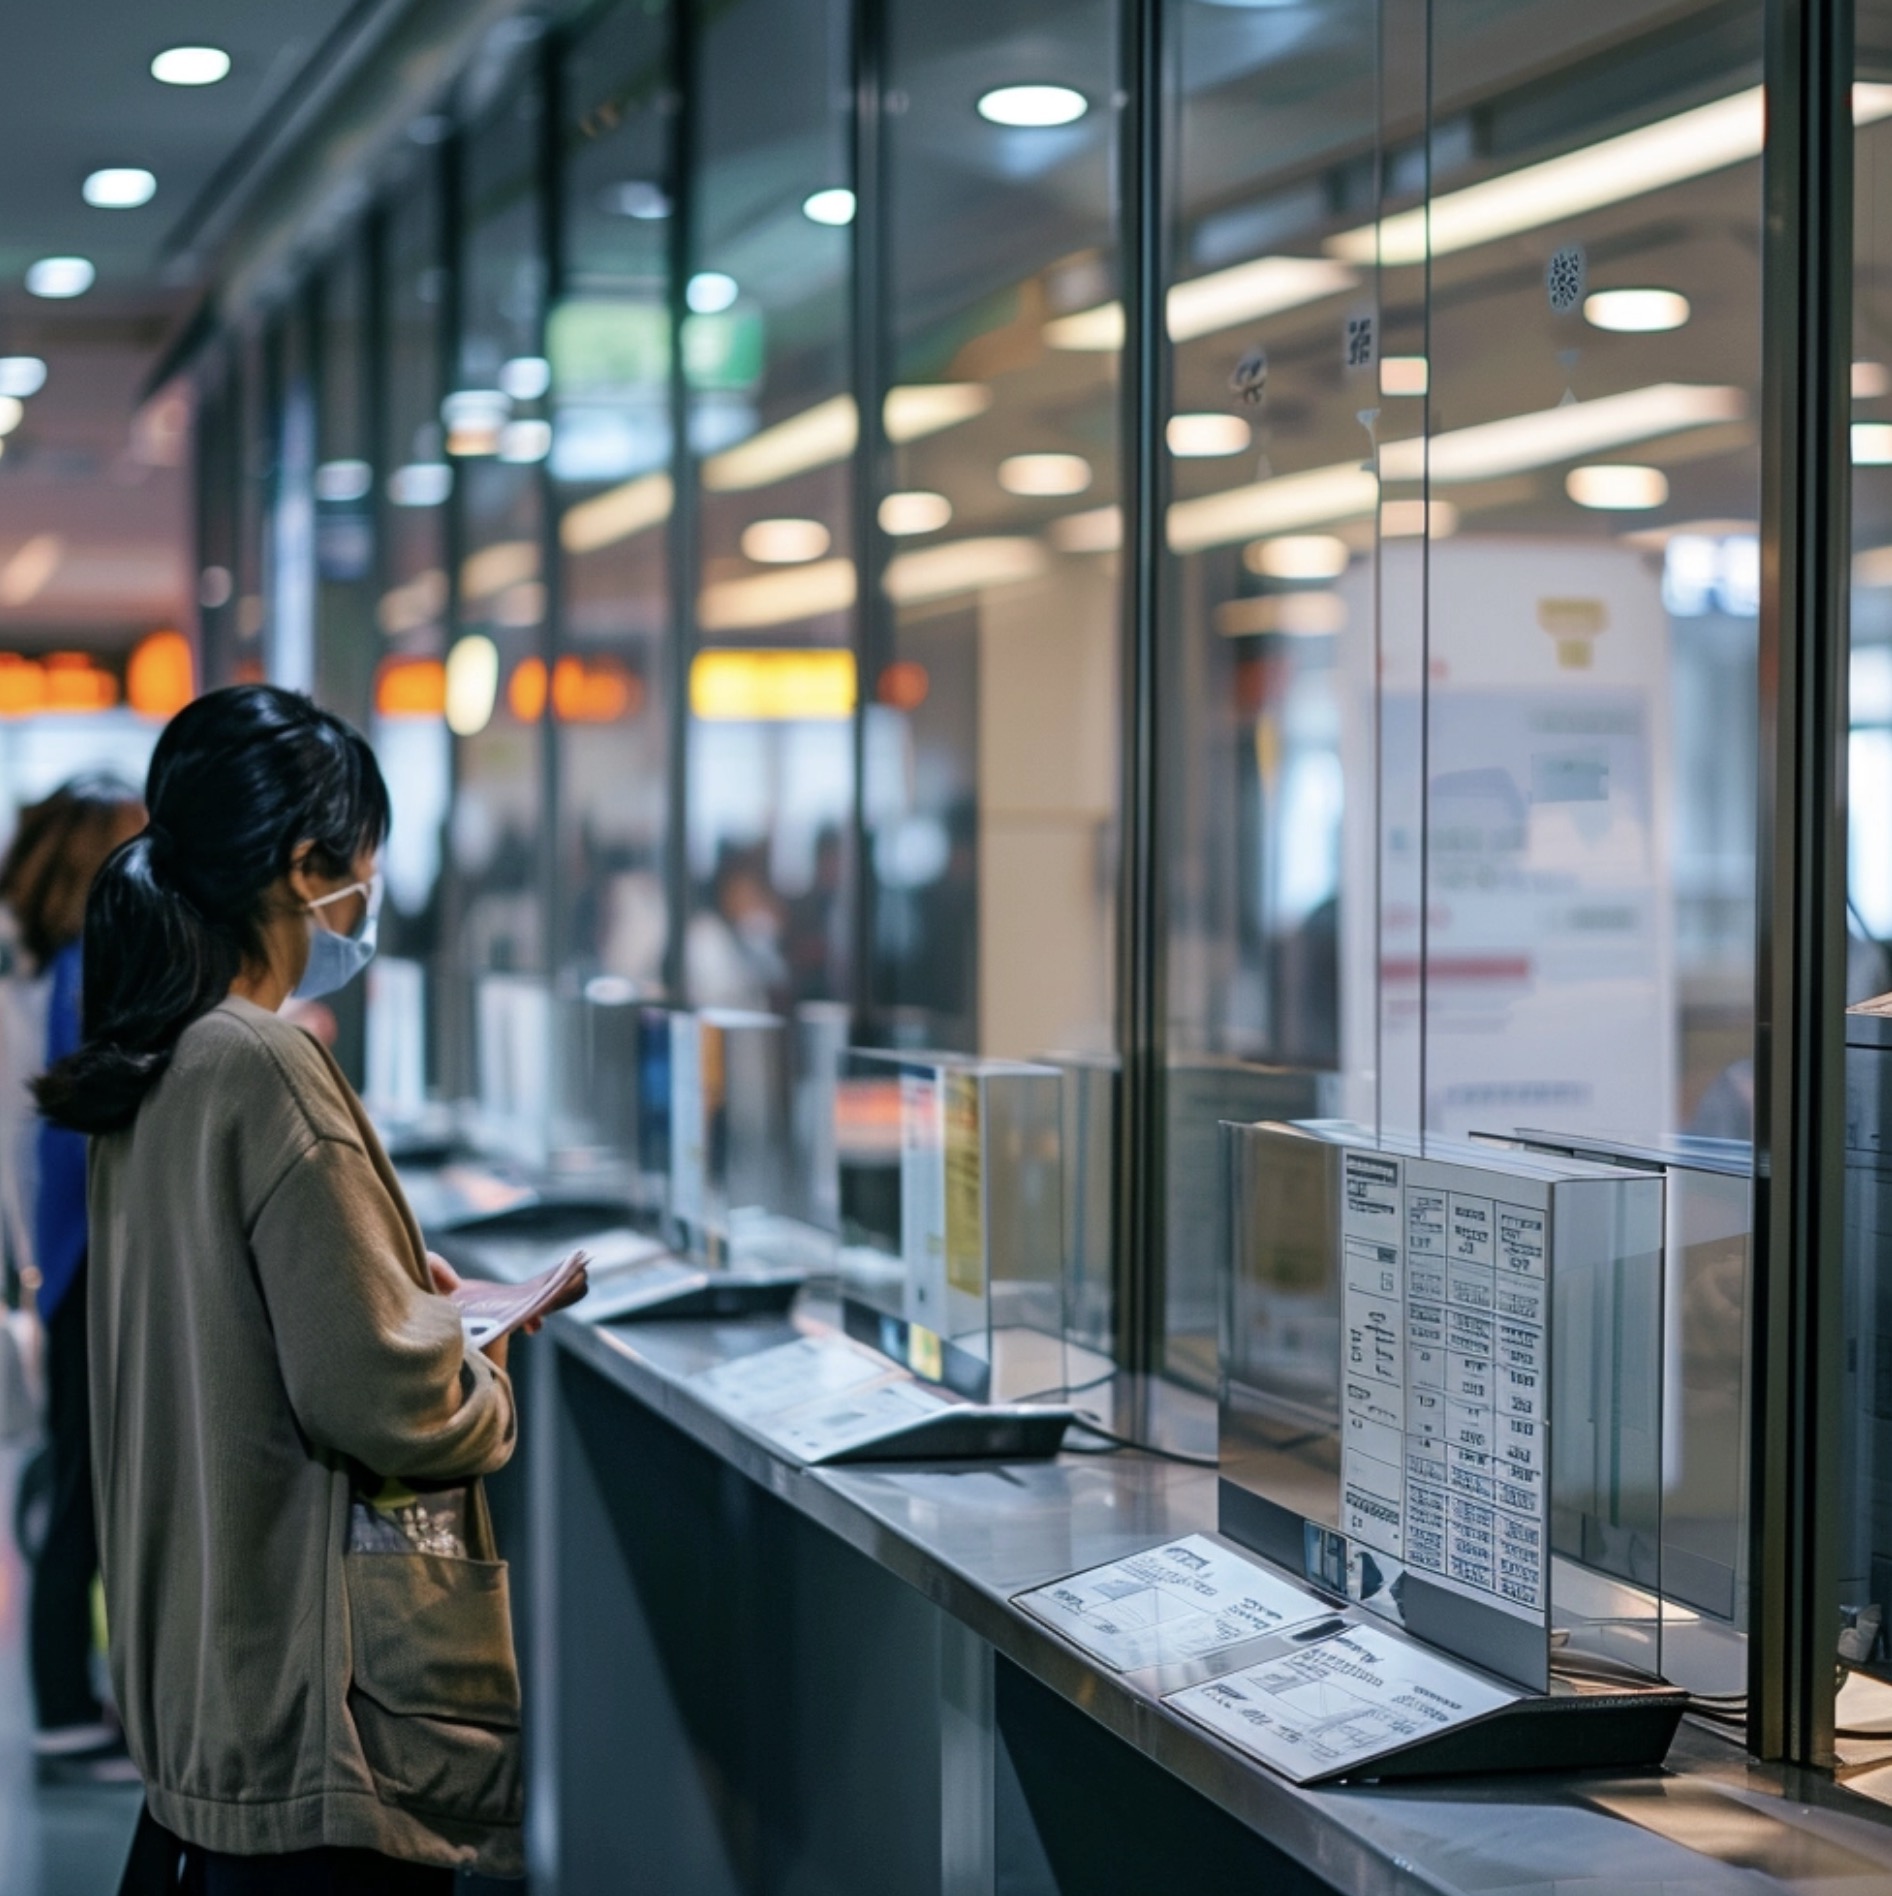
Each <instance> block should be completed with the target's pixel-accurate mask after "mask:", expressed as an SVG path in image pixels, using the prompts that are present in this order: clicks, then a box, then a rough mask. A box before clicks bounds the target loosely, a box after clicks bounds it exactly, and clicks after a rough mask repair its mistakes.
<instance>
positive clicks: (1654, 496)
mask: <svg viewBox="0 0 1892 1896" xmlns="http://www.w3.org/2000/svg"><path fill="white" fill-rule="evenodd" d="M1564 492H1565V493H1567V494H1568V495H1569V496H1570V498H1571V499H1572V500H1574V501H1575V502H1576V503H1577V505H1578V506H1579V507H1595V508H1598V509H1600V510H1601V511H1603V512H1605V513H1638V512H1640V511H1642V510H1643V509H1644V508H1647V507H1660V506H1661V505H1662V503H1663V502H1664V501H1665V500H1667V499H1668V497H1669V477H1668V476H1667V475H1666V474H1664V473H1663V471H1662V470H1661V469H1660V468H1659V467H1634V466H1629V465H1624V464H1611V465H1605V464H1600V463H1599V464H1597V465H1594V466H1591V467H1573V468H1572V469H1571V470H1570V472H1569V473H1568V474H1567V475H1566V476H1565V477H1564Z"/></svg>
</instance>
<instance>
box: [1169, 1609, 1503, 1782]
mask: <svg viewBox="0 0 1892 1896" xmlns="http://www.w3.org/2000/svg"><path fill="white" fill-rule="evenodd" d="M1516 1698H1517V1694H1516V1693H1514V1692H1507V1691H1506V1690H1505V1689H1504V1688H1503V1687H1502V1686H1499V1685H1494V1684H1492V1683H1491V1682H1490V1681H1489V1680H1486V1679H1481V1678H1479V1677H1477V1676H1476V1675H1475V1674H1473V1673H1470V1672H1467V1671H1466V1670H1465V1669H1464V1668H1463V1667H1461V1666H1455V1665H1453V1664H1452V1663H1451V1662H1450V1661H1449V1660H1446V1659H1442V1658H1437V1657H1435V1656H1434V1655H1433V1654H1432V1653H1430V1652H1427V1651H1426V1650H1425V1649H1424V1648H1423V1647H1420V1646H1416V1645H1413V1644H1411V1643H1410V1642H1409V1641H1406V1640H1402V1639H1399V1638H1397V1637H1396V1636H1394V1635H1392V1634H1389V1633H1381V1632H1379V1631H1376V1630H1375V1629H1373V1628H1370V1627H1365V1626H1360V1625H1357V1624H1356V1625H1350V1626H1348V1627H1347V1628H1346V1629H1345V1630H1344V1631H1342V1632H1337V1633H1330V1634H1328V1635H1326V1636H1325V1637H1324V1638H1320V1639H1314V1640H1310V1641H1309V1642H1308V1644H1307V1645H1305V1646H1301V1647H1296V1648H1291V1649H1289V1650H1287V1651H1284V1652H1283V1653H1282V1654H1281V1655H1280V1657H1278V1658H1273V1659H1267V1660H1263V1661H1262V1662H1261V1663H1259V1664H1257V1665H1252V1666H1246V1667H1244V1668H1243V1669H1242V1670H1241V1671H1239V1672H1231V1673H1228V1674H1225V1675H1224V1676H1223V1677H1222V1678H1219V1679H1211V1680H1209V1681H1208V1683H1207V1684H1204V1685H1192V1686H1190V1687H1188V1688H1187V1689H1186V1690H1184V1691H1181V1692H1172V1693H1171V1694H1170V1695H1169V1697H1168V1698H1167V1699H1165V1701H1164V1703H1165V1704H1167V1705H1169V1706H1172V1707H1173V1708H1174V1709H1175V1710H1177V1711H1179V1712H1181V1713H1183V1714H1184V1716H1185V1717H1188V1718H1191V1719H1193V1720H1194V1721H1195V1722H1196V1723H1197V1724H1199V1725H1202V1726H1205V1727H1207V1729H1208V1730H1210V1731H1212V1732H1214V1733H1216V1735H1217V1736H1218V1737H1222V1738H1226V1739H1227V1740H1228V1741H1229V1743H1230V1744H1232V1745H1234V1746H1235V1747H1236V1748H1237V1749H1238V1750H1241V1751H1245V1752H1247V1753H1248V1754H1249V1756H1251V1757H1253V1758H1258V1759H1259V1760H1260V1761H1261V1762H1262V1763H1263V1764H1265V1765H1268V1766H1269V1767H1270V1768H1271V1769H1273V1770H1276V1771H1279V1772H1280V1773H1281V1774H1282V1776H1283V1777H1287V1778H1291V1779H1293V1781H1294V1782H1295V1783H1296V1784H1307V1783H1311V1782H1312V1781H1313V1780H1314V1779H1316V1778H1323V1777H1334V1776H1338V1775H1340V1774H1341V1773H1343V1772H1346V1771H1350V1770H1354V1769H1356V1768H1358V1767H1359V1766H1361V1765H1364V1764H1369V1763H1371V1762H1372V1761H1373V1759H1375V1758H1378V1757H1382V1756H1384V1755H1385V1754H1386V1753H1388V1752H1392V1751H1401V1750H1404V1749H1405V1748H1406V1746H1408V1745H1410V1744H1414V1743H1416V1742H1417V1741H1418V1740H1420V1739H1422V1738H1429V1737H1433V1736H1435V1735H1437V1734H1438V1733H1440V1732H1443V1731H1449V1730H1451V1729H1452V1728H1453V1727H1455V1726H1458V1725H1463V1724H1467V1723H1469V1722H1470V1721H1471V1720H1473V1719H1476V1718H1480V1717H1482V1716H1483V1715H1484V1714H1485V1713H1487V1712H1494V1711H1497V1710H1498V1709H1499V1708H1500V1707H1501V1706H1505V1705H1510V1704H1512V1703H1514V1702H1515V1701H1516Z"/></svg>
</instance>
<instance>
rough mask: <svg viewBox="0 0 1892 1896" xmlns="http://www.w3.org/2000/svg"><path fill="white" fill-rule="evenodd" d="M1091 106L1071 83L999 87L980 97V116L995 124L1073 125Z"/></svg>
mask: <svg viewBox="0 0 1892 1896" xmlns="http://www.w3.org/2000/svg"><path fill="white" fill-rule="evenodd" d="M1090 109H1091V106H1090V101H1089V100H1088V99H1087V98H1085V96H1084V95H1083V93H1081V92H1079V91H1077V90H1076V89H1075V88H1074V87H1071V86H1044V85H1036V86H995V87H994V88H993V89H992V90H991V91H990V92H986V93H982V94H981V95H980V98H979V116H980V117H981V118H982V119H985V120H987V121H988V122H989V123H991V124H993V125H1013V126H1021V127H1029V128H1034V129H1036V128H1041V127H1044V126H1048V125H1072V124H1075V123H1076V122H1077V121H1078V120H1079V119H1081V118H1082V117H1083V116H1084V114H1085V113H1086V112H1088V111H1089V110H1090Z"/></svg>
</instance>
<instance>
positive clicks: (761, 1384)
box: [690, 1336, 894, 1422]
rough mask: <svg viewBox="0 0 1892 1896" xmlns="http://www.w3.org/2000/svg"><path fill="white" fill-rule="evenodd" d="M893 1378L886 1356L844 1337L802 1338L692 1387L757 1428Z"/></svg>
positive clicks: (721, 1366) (694, 1381) (707, 1374)
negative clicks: (764, 1422)
mask: <svg viewBox="0 0 1892 1896" xmlns="http://www.w3.org/2000/svg"><path fill="white" fill-rule="evenodd" d="M893 1373H894V1372H893V1365H892V1364H891V1363H889V1362H888V1361H887V1359H886V1358H885V1357H884V1356H877V1355H875V1354H874V1353H873V1352H872V1351H871V1350H864V1349H862V1348H860V1347H859V1345H857V1344H854V1343H850V1342H849V1341H848V1340H847V1339H846V1338H845V1337H838V1336H804V1337H798V1338H797V1339H796V1340H795V1341H794V1342H793V1343H778V1344H777V1345H776V1346H775V1347H774V1348H773V1349H768V1350H758V1351H757V1352H756V1353H755V1354H754V1355H753V1356H741V1357H738V1358H737V1359H736V1360H735V1361H734V1362H733V1363H718V1364H717V1365H716V1367H715V1368H714V1369H705V1370H700V1371H698V1373H697V1374H696V1375H694V1376H692V1377H691V1378H690V1382H691V1385H692V1386H693V1387H694V1388H695V1389H696V1390H697V1391H698V1392H699V1393H700V1394H701V1395H702V1396H703V1398H704V1400H705V1401H707V1402H710V1403H712V1404H714V1405H715V1407H717V1408H718V1409H720V1410H721V1411H722V1412H723V1414H725V1415H727V1416H733V1417H734V1418H735V1419H736V1420H737V1421H738V1422H754V1421H759V1420H760V1419H762V1418H763V1417H766V1416H771V1415H780V1414H781V1413H782V1412H783V1411H784V1410H786V1409H797V1408H800V1407H802V1406H803V1405H804V1404H805V1403H808V1402H811V1401H814V1400H816V1399H818V1398H820V1397H822V1396H834V1395H839V1394H842V1393H843V1392H844V1391H846V1390H849V1389H860V1388H863V1387H865V1386H866V1385H867V1384H868V1383H872V1382H878V1381H880V1380H881V1379H882V1378H883V1377H886V1376H889V1375H891V1374H893Z"/></svg>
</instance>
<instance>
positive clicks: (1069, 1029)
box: [862, 0, 1122, 1055]
mask: <svg viewBox="0 0 1892 1896" xmlns="http://www.w3.org/2000/svg"><path fill="white" fill-rule="evenodd" d="M887 34H888V67H887V88H888V89H887V93H886V97H885V102H884V110H885V123H884V135H885V145H886V177H885V191H886V205H885V218H884V227H885V238H886V242H887V245H888V253H889V254H888V280H887V305H886V308H887V314H886V322H887V330H888V334H887V338H886V350H885V353H886V357H887V360H888V364H889V371H888V379H889V383H890V387H889V388H888V390H887V393H886V398H885V402H884V405H883V408H882V413H881V414H880V415H879V416H878V417H875V418H874V420H875V421H876V423H877V424H878V426H879V428H880V430H881V437H882V443H883V448H884V457H885V467H886V475H885V480H886V486H885V489H884V491H883V492H882V493H881V494H880V495H879V496H878V497H877V522H878V526H879V528H880V531H881V533H882V535H883V536H884V546H883V552H884V555H885V559H884V576H883V581H882V594H883V599H882V600H881V601H877V602H876V603H877V608H878V609H879V610H880V611H882V612H883V613H884V614H885V615H886V621H887V622H886V624H885V627H884V630H883V634H882V636H881V638H880V639H879V641H878V644H877V650H876V668H875V675H874V676H873V677H872V678H871V679H870V680H868V681H867V691H868V694H869V697H870V700H871V703H870V708H869V710H868V714H867V726H866V747H865V758H866V763H865V768H866V780H865V782H864V784H863V786H862V800H863V820H864V824H865V829H866V835H867V839H868V847H869V848H870V850H871V852H872V859H871V864H870V867H871V877H870V886H871V889H872V892H873V906H872V911H871V914H870V917H869V929H870V937H871V941H872V947H873V968H872V980H871V995H872V999H873V1001H874V1004H875V1007H876V1009H877V1011H878V1012H879V1014H880V1015H881V1016H882V1018H883V1019H884V1020H885V1021H887V1023H888V1024H889V1027H890V1030H891V1031H892V1032H893V1033H894V1034H896V1035H897V1036H901V1037H905V1038H907V1039H909V1040H910V1041H911V1042H913V1043H917V1044H930V1045H934V1046H942V1047H949V1048H960V1049H966V1050H972V1051H978V1052H982V1053H988V1054H1005V1055H1034V1054H1040V1053H1045V1052H1048V1051H1053V1050H1058V1051H1077V1052H1093V1053H1095V1052H1106V1053H1107V1052H1109V1051H1111V1050H1112V1049H1113V1048H1114V1044H1115V1032H1114V992H1115V977H1114V969H1113V965H1112V957H1113V952H1114V932H1115V917H1116V874H1117V871H1116V862H1117V785H1118V729H1119V721H1120V690H1121V686H1120V679H1119V671H1120V666H1119V656H1118V655H1119V649H1120V643H1121V637H1122V631H1121V594H1120V582H1119V546H1120V541H1121V537H1122V525H1121V520H1122V516H1121V512H1120V509H1119V505H1118V501H1119V477H1118V466H1117V460H1118V446H1117V444H1118V440H1119V433H1120V419H1121V417H1120V407H1119V401H1118V394H1117V388H1118V377H1117V370H1118V359H1119V356H1120V354H1121V349H1122V313H1121V304H1120V302H1119V300H1118V299H1119V294H1120V286H1119V283H1118V256H1117V249H1116V228H1117V226H1116V218H1115V204H1116V180H1115V166H1114V150H1113V147H1114V140H1115V128H1116V113H1115V109H1114V104H1113V101H1114V98H1115V91H1116V85H1117V77H1116V69H1115V58H1116V53H1115V49H1116V46H1117V39H1118V34H1117V11H1116V8H1115V7H1114V6H1113V5H1111V4H1109V3H1108V0H1022V3H1021V0H1007V3H1006V4H995V3H992V0H980V3H979V4H974V5H972V6H970V7H967V6H960V7H953V8H941V7H937V6H930V5H925V4H921V3H920V0H893V4H892V5H890V6H889V8H888V12H887ZM1021 87H1022V88H1025V89H1026V90H1024V91H1023V92H1020V91H1019V90H1017V88H1021Z"/></svg>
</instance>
